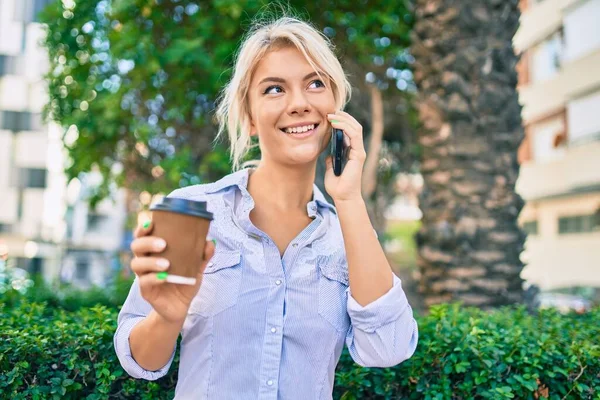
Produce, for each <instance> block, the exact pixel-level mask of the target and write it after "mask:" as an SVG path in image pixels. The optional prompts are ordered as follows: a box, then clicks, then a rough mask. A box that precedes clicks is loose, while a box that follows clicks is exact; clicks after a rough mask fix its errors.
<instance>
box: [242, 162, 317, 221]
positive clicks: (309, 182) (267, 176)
mask: <svg viewBox="0 0 600 400" xmlns="http://www.w3.org/2000/svg"><path fill="white" fill-rule="evenodd" d="M316 169H317V166H316V163H315V164H313V165H310V166H307V167H297V166H296V167H286V166H282V165H274V164H271V163H269V162H268V161H266V160H265V159H263V160H261V162H260V164H259V165H258V167H257V168H256V169H255V170H254V171H253V172H252V173H251V174H250V177H249V178H248V179H249V180H248V192H249V193H250V195H251V196H252V198H253V199H254V202H255V204H257V205H259V206H267V207H274V208H275V209H277V210H280V211H297V210H299V211H301V212H304V213H305V212H306V205H307V204H308V202H309V201H310V200H311V199H312V196H313V184H314V181H315V174H316Z"/></svg>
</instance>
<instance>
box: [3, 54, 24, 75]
mask: <svg viewBox="0 0 600 400" xmlns="http://www.w3.org/2000/svg"><path fill="white" fill-rule="evenodd" d="M24 69H25V65H24V59H23V57H15V56H7V55H3V54H0V76H2V75H19V74H21V73H22V72H23V71H24Z"/></svg>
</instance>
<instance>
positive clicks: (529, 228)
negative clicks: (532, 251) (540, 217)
mask: <svg viewBox="0 0 600 400" xmlns="http://www.w3.org/2000/svg"><path fill="white" fill-rule="evenodd" d="M523 230H524V231H525V233H527V234H528V235H537V233H538V223H537V221H527V222H525V223H524V224H523Z"/></svg>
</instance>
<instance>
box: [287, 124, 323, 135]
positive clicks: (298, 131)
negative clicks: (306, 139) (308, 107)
mask: <svg viewBox="0 0 600 400" xmlns="http://www.w3.org/2000/svg"><path fill="white" fill-rule="evenodd" d="M318 126H319V124H309V125H304V126H297V127H293V128H279V130H280V131H281V132H283V133H286V134H288V135H305V134H306V133H309V132H312V131H314V130H316V129H317V127H318Z"/></svg>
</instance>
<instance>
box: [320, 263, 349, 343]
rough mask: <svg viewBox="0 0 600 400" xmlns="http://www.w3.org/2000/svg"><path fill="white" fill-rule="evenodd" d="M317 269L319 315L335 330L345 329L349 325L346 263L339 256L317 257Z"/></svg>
mask: <svg viewBox="0 0 600 400" xmlns="http://www.w3.org/2000/svg"><path fill="white" fill-rule="evenodd" d="M317 268H318V270H319V315H320V316H321V317H322V318H323V319H325V320H326V321H327V322H329V323H330V324H331V325H332V326H333V327H334V328H335V329H336V330H338V331H346V330H347V329H348V327H349V325H350V316H349V315H348V312H347V301H348V295H347V293H346V289H347V288H348V285H349V281H348V269H347V268H346V263H345V262H344V261H343V260H340V259H339V258H338V259H337V260H335V261H332V260H331V259H329V258H325V257H319V258H318V259H317Z"/></svg>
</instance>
